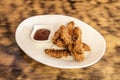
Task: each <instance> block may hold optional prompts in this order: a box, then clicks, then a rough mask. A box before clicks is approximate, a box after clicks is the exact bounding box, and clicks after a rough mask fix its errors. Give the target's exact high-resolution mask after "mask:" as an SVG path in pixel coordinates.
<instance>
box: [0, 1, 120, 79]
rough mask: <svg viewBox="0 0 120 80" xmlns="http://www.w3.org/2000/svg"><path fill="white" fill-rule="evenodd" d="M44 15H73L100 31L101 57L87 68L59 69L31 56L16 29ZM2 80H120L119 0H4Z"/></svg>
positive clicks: (1, 16)
mask: <svg viewBox="0 0 120 80" xmlns="http://www.w3.org/2000/svg"><path fill="white" fill-rule="evenodd" d="M43 14H62V15H67V16H72V17H75V18H78V19H80V20H82V21H84V22H86V23H87V24H89V25H90V26H92V27H93V28H94V29H96V30H97V31H98V32H100V33H101V34H102V35H103V36H104V38H105V40H106V43H107V48H106V51H105V54H104V56H103V57H102V59H101V60H100V61H99V62H97V63H96V64H94V65H92V66H90V67H87V68H78V69H59V68H54V67H50V66H46V65H44V64H41V63H39V62H37V61H35V60H33V59H31V58H30V57H28V56H27V55H26V54H25V53H24V52H23V51H22V50H21V49H20V48H19V47H18V45H17V43H16V41H15V31H16V28H17V26H18V25H19V23H20V22H21V21H23V20H24V19H26V18H28V17H31V16H35V15H43ZM98 46H99V45H98ZM0 80H120V0H1V1H0Z"/></svg>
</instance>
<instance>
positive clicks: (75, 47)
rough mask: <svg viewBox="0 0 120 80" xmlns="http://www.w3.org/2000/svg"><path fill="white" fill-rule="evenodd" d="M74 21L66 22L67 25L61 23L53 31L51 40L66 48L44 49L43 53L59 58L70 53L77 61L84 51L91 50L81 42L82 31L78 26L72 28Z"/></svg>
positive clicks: (82, 58) (80, 58)
mask: <svg viewBox="0 0 120 80" xmlns="http://www.w3.org/2000/svg"><path fill="white" fill-rule="evenodd" d="M74 25H75V24H74V22H73V21H71V22H69V23H68V25H67V27H65V26H64V25H61V26H60V28H59V29H58V30H57V31H56V32H55V34H54V36H53V38H52V42H53V43H54V44H55V45H57V46H59V47H63V48H66V49H67V50H66V49H63V50H55V49H45V53H46V54H48V55H49V56H51V57H55V58H61V57H67V56H70V55H72V56H73V57H74V59H75V60H76V61H77V62H81V61H83V60H84V52H85V51H91V48H90V47H89V46H88V45H87V44H85V43H82V32H81V29H80V28H79V27H75V28H74Z"/></svg>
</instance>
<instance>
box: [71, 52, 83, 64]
mask: <svg viewBox="0 0 120 80" xmlns="http://www.w3.org/2000/svg"><path fill="white" fill-rule="evenodd" d="M72 56H73V57H74V59H75V61H77V62H82V61H83V60H84V58H85V56H84V54H78V53H73V54H72Z"/></svg>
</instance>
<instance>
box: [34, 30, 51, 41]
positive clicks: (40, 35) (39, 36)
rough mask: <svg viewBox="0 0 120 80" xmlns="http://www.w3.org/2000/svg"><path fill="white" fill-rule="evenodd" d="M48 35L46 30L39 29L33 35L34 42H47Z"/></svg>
mask: <svg viewBox="0 0 120 80" xmlns="http://www.w3.org/2000/svg"><path fill="white" fill-rule="evenodd" d="M49 35H50V30H48V29H39V30H37V31H36V33H35V35H34V39H35V40H48V37H49Z"/></svg>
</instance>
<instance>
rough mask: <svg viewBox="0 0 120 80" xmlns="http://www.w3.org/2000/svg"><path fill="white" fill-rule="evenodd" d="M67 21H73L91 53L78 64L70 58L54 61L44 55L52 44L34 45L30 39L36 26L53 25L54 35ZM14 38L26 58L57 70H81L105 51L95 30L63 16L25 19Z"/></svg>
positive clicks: (41, 16) (102, 42)
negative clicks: (28, 57)
mask: <svg viewBox="0 0 120 80" xmlns="http://www.w3.org/2000/svg"><path fill="white" fill-rule="evenodd" d="M69 21H74V22H75V25H76V26H79V27H80V28H81V30H82V40H83V42H84V43H87V44H88V45H89V46H90V47H91V49H92V51H91V52H86V53H85V54H86V57H85V59H84V60H83V61H82V62H80V63H78V62H76V61H74V59H72V58H67V59H63V58H62V59H56V58H52V57H50V56H48V55H46V54H45V53H44V49H46V48H51V47H52V45H53V44H52V42H45V43H44V42H43V43H35V42H34V41H32V40H31V37H30V35H31V32H32V29H33V26H34V25H36V24H46V25H48V24H49V25H54V26H52V27H53V33H54V32H55V31H56V30H57V29H58V28H59V26H60V25H66V24H67V23H68V22H69ZM15 36H16V41H17V43H18V45H19V46H20V48H21V49H22V50H23V51H24V52H25V53H26V54H27V55H28V56H30V57H31V58H33V59H34V60H36V61H38V62H40V63H43V64H46V65H49V66H53V67H58V68H83V67H87V66H90V65H93V64H95V63H96V62H98V61H99V60H100V59H101V57H102V56H103V54H104V52H105V49H106V42H105V40H104V38H103V37H102V36H101V34H100V33H98V32H97V31H96V30H95V29H93V28H92V27H91V26H89V25H87V24H86V23H84V22H82V21H80V20H78V19H75V18H73V17H69V16H63V15H40V16H33V17H30V18H28V19H25V20H24V21H23V22H21V23H20V24H19V26H18V28H17V30H16V35H15Z"/></svg>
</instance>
